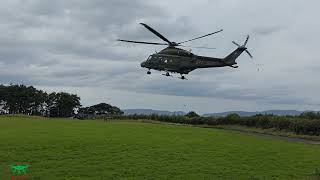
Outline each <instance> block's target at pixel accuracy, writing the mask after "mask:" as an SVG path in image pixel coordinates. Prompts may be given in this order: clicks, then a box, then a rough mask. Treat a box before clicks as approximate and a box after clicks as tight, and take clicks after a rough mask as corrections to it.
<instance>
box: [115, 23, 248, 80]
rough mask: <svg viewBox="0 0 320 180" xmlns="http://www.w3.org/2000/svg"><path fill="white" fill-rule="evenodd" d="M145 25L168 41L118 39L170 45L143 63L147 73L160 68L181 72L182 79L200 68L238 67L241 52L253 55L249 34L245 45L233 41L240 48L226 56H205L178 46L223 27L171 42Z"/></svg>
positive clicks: (160, 69) (167, 74) (145, 25)
mask: <svg viewBox="0 0 320 180" xmlns="http://www.w3.org/2000/svg"><path fill="white" fill-rule="evenodd" d="M140 24H141V25H143V26H144V27H146V28H147V29H148V30H149V31H151V32H152V33H154V34H155V35H157V36H158V37H159V38H161V39H162V40H164V41H165V42H167V43H154V42H143V41H130V40H123V39H118V41H123V42H129V43H138V44H151V45H168V47H167V48H165V49H163V50H161V51H160V52H158V53H155V54H152V55H150V56H149V58H148V59H147V60H146V61H144V62H142V63H141V67H143V68H147V69H149V70H148V72H147V74H151V71H150V70H151V69H154V70H158V71H165V72H166V74H163V75H165V76H171V75H170V72H171V73H179V74H180V75H181V77H180V78H181V79H186V78H185V76H184V75H185V74H188V73H189V72H191V71H193V70H195V69H199V68H213V67H224V66H228V67H232V68H238V66H237V65H236V64H237V63H236V61H235V60H236V59H237V58H238V57H239V56H240V54H241V53H242V52H243V51H245V52H246V53H247V54H248V55H249V56H250V57H251V58H252V55H251V54H250V53H249V51H248V50H247V48H246V45H247V43H248V40H249V35H248V36H247V39H246V41H245V42H244V44H243V45H239V44H238V43H236V42H234V41H232V43H233V44H235V45H237V46H238V48H237V49H236V50H235V51H233V52H232V53H231V54H229V55H228V56H227V57H225V58H214V57H205V56H198V55H195V54H193V53H191V52H189V51H186V50H184V49H180V48H177V46H182V47H187V46H183V45H182V44H183V43H186V42H190V41H193V40H196V39H200V38H204V37H206V36H210V35H213V34H216V33H219V32H221V31H223V30H222V29H221V30H219V31H216V32H213V33H210V34H206V35H203V36H200V37H197V38H193V39H190V40H187V41H183V42H179V43H176V42H171V41H169V40H168V39H167V38H165V37H164V36H163V35H161V34H160V33H159V32H157V31H156V30H154V29H152V28H151V27H150V26H148V25H147V24H144V23H140ZM195 48H206V49H214V48H207V47H195Z"/></svg>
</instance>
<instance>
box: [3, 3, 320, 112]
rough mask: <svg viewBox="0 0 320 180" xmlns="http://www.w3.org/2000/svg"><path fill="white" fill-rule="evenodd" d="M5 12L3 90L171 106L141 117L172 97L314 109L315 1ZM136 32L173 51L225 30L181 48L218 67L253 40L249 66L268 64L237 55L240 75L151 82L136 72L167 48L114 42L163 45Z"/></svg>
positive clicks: (219, 72) (206, 73)
mask: <svg viewBox="0 0 320 180" xmlns="http://www.w3.org/2000/svg"><path fill="white" fill-rule="evenodd" d="M1 5H2V6H0V21H1V24H0V68H1V69H2V70H1V71H0V83H6V84H7V83H26V84H30V85H37V86H46V87H50V88H52V89H54V88H55V87H61V86H64V87H74V88H79V89H82V88H86V87H99V88H103V89H105V91H108V90H117V91H123V92H135V93H139V94H140V95H142V96H151V95H152V96H158V95H159V96H170V98H167V99H161V98H159V99H156V102H154V101H151V100H147V98H146V100H145V102H143V103H142V102H141V101H139V102H140V103H142V104H141V106H145V107H148V105H149V104H157V103H158V104H161V105H162V104H163V103H162V102H160V101H167V102H168V103H170V102H172V103H174V102H173V101H174V98H172V97H176V98H180V99H181V98H185V97H192V98H196V99H197V100H198V102H201V100H202V99H208V101H207V102H209V100H210V99H223V100H226V101H224V102H225V103H228V102H229V100H234V101H237V102H238V103H239V106H240V104H241V103H242V104H248V103H247V102H248V101H250V102H251V103H253V104H254V103H256V105H257V107H258V108H262V109H263V108H264V107H272V106H277V107H279V106H281V105H283V106H284V107H289V106H288V104H290V105H293V104H300V105H301V107H305V108H309V106H310V104H311V105H312V107H313V108H319V106H318V105H317V104H319V103H318V102H319V101H320V99H319V98H318V97H317V94H318V93H317V92H318V91H319V89H320V87H319V85H318V84H317V83H316V82H317V81H318V80H317V78H316V77H318V76H319V73H318V72H317V71H316V70H315V69H316V67H318V66H319V62H318V60H317V59H316V57H318V55H317V52H318V50H317V47H318V46H317V42H318V41H319V38H318V36H317V32H318V31H319V30H320V26H319V25H318V24H317V23H314V21H312V19H313V17H317V16H318V13H317V11H316V8H315V7H318V6H319V2H318V1H308V3H306V2H300V1H298V0H294V1H288V0H286V1H281V2H278V1H275V0H272V1H266V2H258V1H254V0H249V1H246V2H242V1H238V0H236V1H189V2H188V3H186V2H185V1H170V0H163V1H157V2H154V1H143V0H136V1H125V0H120V1H119V0H107V1H105V0H90V1H77V0H69V1H63V0H57V1H48V0H28V1H21V0H3V1H1ZM140 22H145V23H147V24H149V25H150V26H152V27H154V28H155V29H156V30H158V31H159V32H160V33H162V34H163V35H165V36H166V37H167V38H168V39H170V40H172V41H177V42H179V41H183V40H187V39H191V38H193V37H197V36H199V35H202V34H205V33H209V32H213V31H215V30H218V29H220V28H223V29H225V31H224V32H223V33H220V34H217V35H216V36H212V37H208V38H206V39H202V40H199V41H195V42H192V43H189V44H186V45H194V46H197V45H199V46H202V45H204V46H213V47H217V48H218V49H217V50H212V51H203V50H196V49H194V50H193V51H194V53H196V54H200V55H207V56H216V57H224V56H226V55H227V54H228V53H230V52H231V51H232V50H234V48H235V47H234V46H233V45H232V44H231V41H232V40H236V41H239V43H240V42H243V41H244V39H245V35H246V34H247V33H250V35H251V37H252V38H251V39H250V41H249V43H248V47H249V49H250V51H251V52H252V54H253V55H254V61H255V63H257V64H264V66H263V67H262V69H263V70H262V71H261V72H259V73H257V72H256V66H255V65H254V64H253V63H252V62H251V61H250V60H249V59H248V57H247V56H245V55H242V56H240V58H239V59H238V63H239V66H240V68H239V69H237V70H230V69H228V68H221V69H210V70H205V69H203V70H197V71H194V72H192V73H191V74H190V75H188V78H189V79H190V80H189V81H186V82H185V81H180V80H178V79H168V78H165V77H162V76H161V75H160V73H153V74H152V75H151V76H147V75H146V74H145V73H146V70H144V69H141V68H140V66H139V65H140V62H141V61H142V60H144V59H145V58H147V57H148V55H149V54H151V53H154V52H155V50H156V51H159V50H161V48H164V47H153V46H145V45H130V44H124V43H119V42H115V40H116V39H118V38H121V39H132V40H148V41H152V42H161V39H159V38H158V37H156V36H155V35H153V34H152V33H151V32H149V31H148V30H147V29H145V28H144V27H143V26H141V25H139V24H138V23H140ZM306 27H307V28H306ZM306 91H308V93H306ZM96 93H97V94H98V93H100V91H98V90H97V92H96ZM127 94H128V99H129V100H130V101H138V100H137V99H138V98H139V97H138V96H134V95H132V94H130V93H127ZM86 95H87V94H80V96H86ZM88 101H90V99H89V100H88ZM84 103H86V102H84ZM141 106H140V107H141ZM197 106H199V107H197V109H201V108H204V107H202V106H203V105H201V103H199V105H197ZM216 106H218V105H216ZM230 106H231V105H230ZM223 107H228V104H224V106H223ZM251 107H253V105H252V106H251ZM163 108H164V109H165V107H163ZM226 110H228V109H226Z"/></svg>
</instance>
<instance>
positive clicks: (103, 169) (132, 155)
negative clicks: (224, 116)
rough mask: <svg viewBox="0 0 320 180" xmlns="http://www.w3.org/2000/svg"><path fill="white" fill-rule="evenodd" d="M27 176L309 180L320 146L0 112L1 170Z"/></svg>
mask: <svg viewBox="0 0 320 180" xmlns="http://www.w3.org/2000/svg"><path fill="white" fill-rule="evenodd" d="M26 162H27V163H30V164H31V167H32V168H31V171H30V172H29V175H30V176H32V178H30V179H45V180H47V179H77V180H78V179H86V180H87V179H88V180H93V179H95V180H96V179H304V178H306V177H307V176H308V175H310V174H312V173H313V172H314V171H315V170H316V169H317V168H320V146H319V145H309V144H303V143H294V142H286V141H281V140H275V139H270V138H267V137H256V136H249V135H245V134H241V133H237V132H232V131H227V130H218V129H207V128H197V127H189V126H175V125H165V124H147V123H139V122H124V121H121V122H103V121H79V120H62V119H44V118H36V117H23V116H22V117H18V116H14V117H6V116H0V165H1V166H0V168H1V169H0V171H1V170H2V174H0V179H1V178H2V177H1V176H3V175H6V173H7V171H5V170H4V169H6V167H7V166H8V165H10V164H16V163H26Z"/></svg>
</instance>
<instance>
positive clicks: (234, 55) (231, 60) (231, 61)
mask: <svg viewBox="0 0 320 180" xmlns="http://www.w3.org/2000/svg"><path fill="white" fill-rule="evenodd" d="M246 49H247V48H245V47H238V48H237V49H236V50H235V51H233V52H232V53H231V54H229V55H228V56H227V57H225V58H224V59H223V60H224V61H225V62H226V63H227V64H229V65H233V64H237V63H236V59H237V58H238V57H239V56H240V54H241V53H243V51H245V50H246Z"/></svg>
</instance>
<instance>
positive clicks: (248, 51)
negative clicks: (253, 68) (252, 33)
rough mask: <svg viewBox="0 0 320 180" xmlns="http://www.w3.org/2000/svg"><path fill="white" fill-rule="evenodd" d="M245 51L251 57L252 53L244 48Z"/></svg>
mask: <svg viewBox="0 0 320 180" xmlns="http://www.w3.org/2000/svg"><path fill="white" fill-rule="evenodd" d="M246 53H248V55H249V56H250V57H251V58H252V55H251V54H250V52H249V51H248V50H246Z"/></svg>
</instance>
